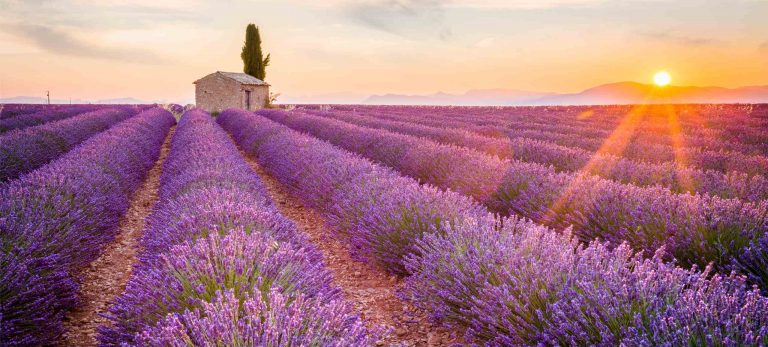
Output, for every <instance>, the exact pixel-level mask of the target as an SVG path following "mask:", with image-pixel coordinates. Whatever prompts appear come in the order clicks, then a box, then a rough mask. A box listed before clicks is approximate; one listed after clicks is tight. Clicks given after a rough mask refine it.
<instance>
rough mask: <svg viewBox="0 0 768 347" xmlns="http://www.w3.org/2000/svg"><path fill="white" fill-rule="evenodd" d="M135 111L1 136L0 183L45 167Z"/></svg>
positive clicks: (88, 116)
mask: <svg viewBox="0 0 768 347" xmlns="http://www.w3.org/2000/svg"><path fill="white" fill-rule="evenodd" d="M138 111H139V108H137V107H135V106H121V107H116V108H106V109H101V110H97V111H92V112H87V113H84V114H81V115H78V116H75V117H72V118H68V119H64V120H60V121H56V122H50V123H46V124H42V125H38V126H34V127H30V128H26V129H19V130H16V131H12V132H9V133H7V134H4V135H2V136H0V162H1V163H3V165H2V166H0V182H3V181H7V180H11V179H14V178H17V177H19V176H21V175H23V174H25V173H27V172H30V171H32V170H34V169H37V168H38V167H40V166H43V165H45V164H46V163H48V162H50V161H51V160H53V159H56V158H57V157H59V156H60V155H62V154H64V153H66V152H68V151H69V150H71V149H72V148H73V147H75V146H76V145H78V144H79V143H81V142H83V141H85V140H86V139H88V138H89V137H91V136H93V135H95V134H98V133H100V132H102V131H104V130H106V129H108V128H109V127H111V126H113V125H115V124H117V123H118V122H121V121H123V120H125V119H127V118H129V117H131V116H133V115H135V114H136V113H137V112H138Z"/></svg>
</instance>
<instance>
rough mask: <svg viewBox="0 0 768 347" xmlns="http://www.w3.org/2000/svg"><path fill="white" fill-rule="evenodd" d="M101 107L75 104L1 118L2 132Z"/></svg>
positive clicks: (0, 128)
mask: <svg viewBox="0 0 768 347" xmlns="http://www.w3.org/2000/svg"><path fill="white" fill-rule="evenodd" d="M97 109H99V108H98V107H96V106H85V105H84V106H73V107H67V108H46V109H44V110H42V111H40V112H35V113H29V114H23V115H19V116H16V117H12V118H7V119H1V120H0V133H4V132H8V131H11V130H15V129H24V128H28V127H31V126H35V125H40V124H45V123H48V122H53V121H57V120H62V119H67V118H69V117H73V116H76V115H78V114H81V113H85V112H88V111H94V110H97Z"/></svg>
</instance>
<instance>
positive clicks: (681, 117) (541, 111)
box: [302, 105, 768, 154]
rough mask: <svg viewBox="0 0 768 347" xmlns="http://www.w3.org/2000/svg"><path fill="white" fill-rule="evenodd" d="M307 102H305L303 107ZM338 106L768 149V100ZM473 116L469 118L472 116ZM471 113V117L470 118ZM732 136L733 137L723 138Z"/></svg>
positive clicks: (748, 149)
mask: <svg viewBox="0 0 768 347" xmlns="http://www.w3.org/2000/svg"><path fill="white" fill-rule="evenodd" d="M302 107H305V106H302ZM333 109H334V110H338V111H342V110H354V111H356V112H364V113H367V112H370V113H377V114H383V115H392V116H398V117H402V116H406V117H413V116H415V115H418V117H419V118H427V119H432V120H435V119H436V120H440V121H444V122H446V121H447V122H448V123H446V124H447V125H451V124H452V125H453V126H456V124H458V125H460V124H462V123H465V124H466V123H470V124H473V125H476V126H480V127H486V126H487V127H503V128H517V127H521V126H522V127H534V128H540V129H537V130H547V129H551V130H560V131H569V130H570V131H573V132H574V133H577V134H580V135H583V136H589V137H593V138H594V137H603V138H605V137H606V136H608V135H611V134H613V133H615V132H616V129H617V128H618V127H619V125H620V124H622V123H627V121H631V125H632V130H633V134H632V136H635V137H638V138H639V139H640V140H642V141H644V142H648V143H654V144H666V145H672V144H674V143H675V142H677V141H679V140H681V141H682V142H683V143H685V144H689V145H693V146H701V147H705V148H708V149H714V150H721V149H728V150H736V151H743V152H745V153H754V154H758V153H762V154H766V153H768V145H766V144H765V141H764V140H763V139H764V138H765V136H766V130H765V126H766V125H768V106H766V105H658V106H654V105H636V106H589V107H578V106H577V107H574V106H571V107H561V106H557V107H535V108H531V107H497V108H487V107H473V108H466V107H413V106H365V107H361V106H354V107H349V106H334V107H333ZM468 116H469V117H468ZM470 117H471V118H470ZM723 139H728V141H722V140H723Z"/></svg>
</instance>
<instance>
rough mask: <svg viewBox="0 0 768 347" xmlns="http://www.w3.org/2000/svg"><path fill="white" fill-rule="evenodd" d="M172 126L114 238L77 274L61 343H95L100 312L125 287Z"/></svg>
mask: <svg viewBox="0 0 768 347" xmlns="http://www.w3.org/2000/svg"><path fill="white" fill-rule="evenodd" d="M174 131H175V127H174V128H171V131H170V132H169V133H168V135H167V136H166V138H165V142H163V147H162V148H161V150H160V157H159V158H158V159H157V161H156V162H155V165H154V166H153V167H152V169H151V170H150V171H149V174H148V175H147V178H145V179H144V182H143V183H142V184H141V186H140V187H139V189H138V190H136V192H135V193H134V194H133V196H131V205H130V208H129V209H128V211H127V212H126V213H125V215H124V216H123V217H122V218H121V219H120V230H119V231H118V234H117V236H116V237H115V240H114V241H112V243H110V244H109V245H107V246H106V247H105V248H104V251H103V253H102V254H101V256H99V258H98V259H96V260H95V261H94V262H92V263H91V264H89V265H88V267H87V268H85V269H84V270H83V271H82V273H81V274H80V300H81V301H80V306H79V307H77V308H76V309H74V310H73V311H71V312H69V313H68V314H67V316H66V317H65V318H64V327H65V329H66V333H65V335H64V341H62V345H64V346H96V345H97V344H98V343H97V341H96V327H98V326H99V325H102V324H104V323H106V319H105V318H104V317H102V316H101V315H100V314H102V313H105V312H106V310H107V308H108V305H109V303H110V302H112V300H113V299H114V298H115V297H117V296H118V295H119V294H120V293H122V292H123V290H124V289H125V285H126V283H127V282H128V279H129V278H130V277H131V272H132V271H133V265H134V264H135V263H136V261H137V254H138V252H139V237H140V236H141V233H142V231H143V230H144V220H145V219H146V218H147V216H148V215H149V214H150V212H152V208H153V207H154V205H155V203H156V202H157V190H158V188H159V187H160V173H161V171H162V164H163V162H164V161H165V158H166V157H167V156H168V151H169V150H170V142H171V138H172V137H173V133H174Z"/></svg>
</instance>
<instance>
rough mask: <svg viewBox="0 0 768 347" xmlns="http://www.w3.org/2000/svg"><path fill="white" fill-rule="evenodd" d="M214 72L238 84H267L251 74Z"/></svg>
mask: <svg viewBox="0 0 768 347" xmlns="http://www.w3.org/2000/svg"><path fill="white" fill-rule="evenodd" d="M216 73H217V74H219V75H222V76H224V77H226V78H229V79H233V80H235V81H237V82H238V83H240V84H245V85H256V86H263V85H266V86H268V85H269V84H268V83H267V82H264V81H262V80H260V79H258V78H256V77H253V76H251V75H248V74H244V73H242V72H224V71H216ZM208 76H210V75H208ZM208 76H206V77H208ZM198 81H200V80H197V81H195V83H197V82H198Z"/></svg>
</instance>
